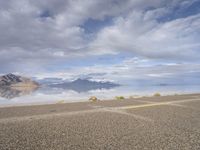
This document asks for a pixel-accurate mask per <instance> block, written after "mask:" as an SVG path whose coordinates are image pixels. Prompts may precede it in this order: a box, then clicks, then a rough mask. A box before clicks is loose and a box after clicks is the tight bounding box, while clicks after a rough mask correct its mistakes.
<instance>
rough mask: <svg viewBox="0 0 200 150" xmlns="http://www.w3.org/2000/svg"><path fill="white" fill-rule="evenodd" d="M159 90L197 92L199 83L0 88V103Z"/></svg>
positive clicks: (167, 92)
mask: <svg viewBox="0 0 200 150" xmlns="http://www.w3.org/2000/svg"><path fill="white" fill-rule="evenodd" d="M155 92H160V93H161V94H162V95H167V94H175V93H178V94H180V93H199V92H200V85H185V86H184V85H146V86H144V85H142V86H138V85H126V86H116V87H105V88H104V87H99V88H92V87H90V88H84V86H82V87H79V86H77V87H73V88H69V87H51V86H42V87H40V88H38V89H36V88H30V87H23V88H22V87H20V88H19V87H18V88H0V105H1V106H3V105H16V104H30V103H55V102H58V101H59V100H65V102H76V101H87V100H88V98H89V97H90V96H97V97H98V98H99V99H111V98H114V97H115V96H121V95H123V96H125V97H129V96H134V95H141V96H143V95H145V96H146V95H147V96H148V95H152V94H153V93H155Z"/></svg>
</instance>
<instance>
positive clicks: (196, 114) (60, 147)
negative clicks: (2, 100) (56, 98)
mask: <svg viewBox="0 0 200 150" xmlns="http://www.w3.org/2000/svg"><path fill="white" fill-rule="evenodd" d="M7 149H11V150H12V149H13V150H23V149H27V150H28V149H33V150H37V149H38V150H46V149H48V150H51V149H52V150H67V149H69V150H76V149H77V150H80V149H83V150H85V149H94V150H96V149H99V150H101V149H102V150H104V149H105V150H107V149H108V150H118V149H120V150H134V149H136V150H138V149H139V150H140V149H141V150H145V149H148V150H149V149H152V150H161V149H162V150H179V149H180V150H199V149H200V95H198V94H193V95H182V96H166V97H152V98H141V99H131V100H123V101H116V100H115V101H103V102H96V103H73V104H55V105H43V106H26V107H25V106H24V107H8V108H0V150H7Z"/></svg>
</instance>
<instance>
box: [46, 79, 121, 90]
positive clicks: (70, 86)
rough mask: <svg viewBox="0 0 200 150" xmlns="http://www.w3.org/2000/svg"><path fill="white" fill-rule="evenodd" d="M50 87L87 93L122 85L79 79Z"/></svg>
mask: <svg viewBox="0 0 200 150" xmlns="http://www.w3.org/2000/svg"><path fill="white" fill-rule="evenodd" d="M49 86H50V87H53V88H62V89H67V90H73V91H76V92H87V91H90V90H97V89H111V88H114V87H117V86H120V85H119V84H116V83H112V82H97V81H91V80H87V79H77V80H74V81H72V82H65V83H59V84H51V85H49Z"/></svg>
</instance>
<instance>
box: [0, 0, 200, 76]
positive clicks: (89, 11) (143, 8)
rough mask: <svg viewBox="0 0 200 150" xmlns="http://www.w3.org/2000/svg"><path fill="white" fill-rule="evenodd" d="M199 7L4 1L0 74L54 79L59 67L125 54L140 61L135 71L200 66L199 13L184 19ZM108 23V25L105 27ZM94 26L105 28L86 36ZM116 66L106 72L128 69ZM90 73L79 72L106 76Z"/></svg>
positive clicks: (152, 0)
mask: <svg viewBox="0 0 200 150" xmlns="http://www.w3.org/2000/svg"><path fill="white" fill-rule="evenodd" d="M197 2H198V1H197V0H190V1H189V0H149V1H146V0H124V1H121V0H101V1H100V0H85V1H82V0H59V1H57V0H42V1H39V0H35V1H31V0H17V1H15V0H7V1H0V20H1V22H0V33H1V36H0V68H1V69H0V73H7V72H21V73H25V74H39V73H44V74H45V73H52V72H53V71H51V70H56V71H57V69H56V67H59V66H62V65H63V64H62V63H63V62H64V61H65V60H68V62H70V61H72V62H73V61H75V60H80V62H79V64H80V65H82V64H83V62H81V59H83V58H87V59H92V58H93V57H97V56H104V55H113V57H115V56H116V55H120V54H123V53H130V55H131V56H133V57H134V59H135V58H136V57H135V56H137V58H139V59H141V60H134V61H135V63H134V65H136V66H137V65H138V64H143V63H144V62H141V61H143V60H154V59H158V62H160V63H161V62H166V61H169V60H172V61H177V62H180V61H181V62H187V63H189V62H193V61H198V59H199V56H200V55H199V48H200V44H199V39H200V38H199V32H200V28H199V27H200V14H199V11H198V10H196V9H195V11H191V13H187V14H184V10H190V7H194V6H193V5H194V4H197ZM173 14H176V15H173ZM108 18H109V23H107V22H106V19H108ZM90 20H93V25H95V22H96V24H97V23H98V22H103V23H102V26H100V28H99V29H98V30H96V29H92V30H91V31H92V33H88V32H87V31H86V30H87V29H88V28H92V26H90V25H89V24H87V22H88V21H90ZM86 25H88V26H87V27H85V26H86ZM93 61H94V64H96V62H95V60H93ZM122 63H124V62H122ZM55 64H56V65H55ZM113 65H115V64H108V67H107V69H109V70H111V72H116V71H117V70H126V68H127V67H128V68H129V66H125V65H122V66H123V67H119V66H118V67H116V66H113ZM77 66H78V68H79V65H77ZM100 66H101V64H100ZM52 67H54V69H52ZM72 67H73V66H72ZM89 67H90V66H87V65H85V66H83V67H82V68H81V67H80V68H79V70H81V73H83V74H84V73H87V72H89V73H96V72H97V73H101V71H102V72H104V71H103V69H101V67H96V66H95V65H94V68H96V69H94V70H93V71H92V72H91V71H87V69H86V68H88V70H89V69H90V68H89ZM49 68H50V69H49ZM60 72H62V70H61V71H60ZM72 72H73V71H72ZM77 72H78V71H77ZM111 72H110V73H108V74H112V73H111ZM79 73H80V71H79ZM74 74H76V73H74ZM127 76H129V75H128V72H127Z"/></svg>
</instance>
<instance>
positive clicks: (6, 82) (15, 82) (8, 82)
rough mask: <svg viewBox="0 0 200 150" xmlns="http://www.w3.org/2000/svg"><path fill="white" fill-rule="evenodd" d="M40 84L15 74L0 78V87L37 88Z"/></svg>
mask: <svg viewBox="0 0 200 150" xmlns="http://www.w3.org/2000/svg"><path fill="white" fill-rule="evenodd" d="M38 85H39V84H38V83H37V82H35V81H32V80H31V79H29V78H26V77H22V76H18V75H14V74H11V73H10V74H7V75H4V76H0V87H7V86H9V87H24V86H28V87H37V86H38Z"/></svg>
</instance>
